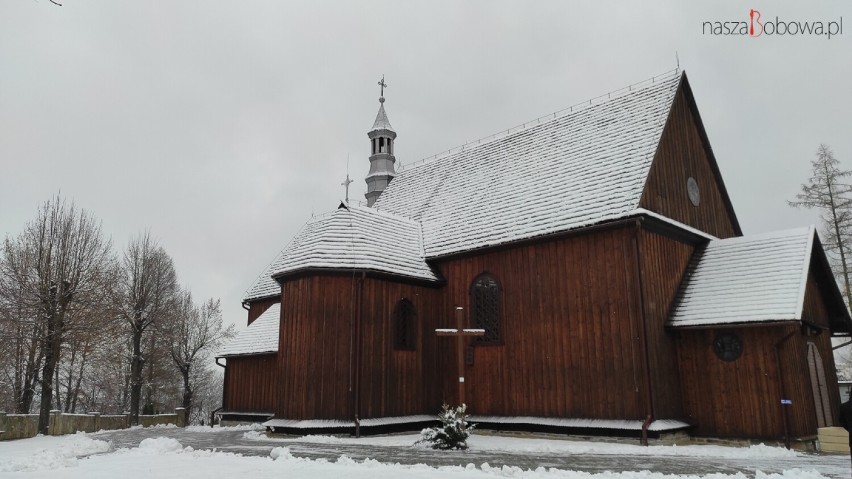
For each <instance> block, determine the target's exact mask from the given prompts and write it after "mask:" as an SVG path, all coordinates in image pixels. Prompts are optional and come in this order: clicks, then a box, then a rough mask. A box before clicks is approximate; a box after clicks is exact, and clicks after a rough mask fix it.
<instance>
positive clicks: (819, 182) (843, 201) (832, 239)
mask: <svg viewBox="0 0 852 479" xmlns="http://www.w3.org/2000/svg"><path fill="white" fill-rule="evenodd" d="M850 175H852V171H850V170H843V169H841V168H840V162H839V161H838V160H837V159H836V158H835V157H834V152H832V151H831V148H829V147H828V146H827V145H825V144H821V145H819V148H817V152H816V158H814V159H813V160H812V161H811V177H810V179H808V182H807V183H805V184H802V191H801V192H800V193H799V194H797V195H796V199H795V200H793V201H788V203H789V205H790V206H794V207H797V208H808V209H817V210H819V211H820V220H821V222H822V226H823V235H822V236H823V241H824V245H823V246H825V250H826V253H827V254H828V256H829V257H830V258H831V260H832V262H833V263H834V264H833V266H834V267H835V271H838V272H839V274H838V275H839V276H840V278H841V280H842V289H843V295H844V296H845V297H846V302H847V304H849V305H850V309H852V294H850V291H852V288H850V284H849V261H850V254H852V250H851V249H850V248H852V185H850V184H849V183H848V182H847V181H846V178H848V177H849V176H850Z"/></svg>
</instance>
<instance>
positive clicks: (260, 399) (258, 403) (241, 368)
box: [222, 354, 278, 412]
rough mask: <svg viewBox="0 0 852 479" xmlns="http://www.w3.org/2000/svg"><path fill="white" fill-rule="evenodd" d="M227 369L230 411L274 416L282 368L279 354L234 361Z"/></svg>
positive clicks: (226, 400) (226, 393) (229, 361)
mask: <svg viewBox="0 0 852 479" xmlns="http://www.w3.org/2000/svg"><path fill="white" fill-rule="evenodd" d="M226 361H227V367H226V369H225V386H224V399H223V401H222V406H223V408H224V409H225V410H226V411H238V412H274V411H275V384H276V383H277V381H278V368H277V363H276V360H275V354H263V355H258V356H242V357H232V358H228V359H227V360H226Z"/></svg>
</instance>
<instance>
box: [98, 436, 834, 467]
mask: <svg viewBox="0 0 852 479" xmlns="http://www.w3.org/2000/svg"><path fill="white" fill-rule="evenodd" d="M245 434H246V431H245V430H231V429H224V430H218V431H216V432H212V430H211V431H210V432H201V431H198V430H195V431H193V428H189V429H181V428H170V429H169V428H148V429H140V428H137V429H125V430H117V431H106V432H101V433H97V434H95V435H93V437H94V438H96V439H100V440H105V441H110V442H111V450H116V449H120V448H132V447H136V446H138V445H139V443H140V442H141V441H142V440H143V439H146V438H154V437H170V438H174V439H176V440H177V441H179V442H180V443H181V444H182V445H183V446H192V447H193V448H194V449H210V450H212V449H215V450H217V451H223V452H232V453H237V454H242V455H246V456H269V452H270V451H271V450H272V449H273V448H275V447H280V446H285V447H287V448H288V449H289V450H290V453H291V454H292V455H293V456H296V457H306V458H310V459H320V458H322V459H327V460H332V461H333V460H336V459H337V458H339V457H340V456H341V455H346V456H348V457H350V458H352V459H355V460H363V459H366V458H370V459H374V460H377V461H380V462H385V463H399V464H427V465H430V466H465V465H467V464H471V463H472V464H475V465H477V466H481V465H482V464H483V463H488V464H489V465H490V466H492V467H498V466H503V465H507V466H517V467H520V468H522V469H536V468H538V467H545V468H557V469H568V470H577V471H585V472H590V473H594V472H603V471H641V470H649V471H654V472H661V473H665V474H699V475H704V474H710V473H724V474H734V473H737V472H742V473H744V474H745V475H746V476H748V477H754V475H755V472H756V471H757V470H760V471H762V472H764V473H770V472H781V471H783V470H787V469H803V470H811V469H813V470H817V471H818V472H820V473H821V474H822V475H824V476H826V477H832V478H838V479H839V478H843V479H850V460H849V457H848V456H845V455H837V454H802V455H800V456H799V457H792V458H775V457H774V458H767V459H765V460H755V459H730V458H713V457H689V456H687V457H684V456H677V457H672V456H640V455H634V456H627V455H624V456H619V455H595V454H570V455H568V454H564V453H547V452H536V453H530V452H518V453H512V452H504V451H477V450H467V451H434V450H432V449H427V448H424V447H415V446H413V445H412V446H379V445H368V444H352V443H345V444H335V443H333V444H317V443H316V442H300V441H299V440H298V438H288V439H287V440H286V441H282V438H281V437H280V436H276V437H271V438H266V437H259V438H258V437H253V438H246V437H244V436H245Z"/></svg>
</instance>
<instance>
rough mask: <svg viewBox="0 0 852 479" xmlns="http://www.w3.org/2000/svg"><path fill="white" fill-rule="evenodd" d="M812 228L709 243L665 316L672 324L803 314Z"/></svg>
mask: <svg viewBox="0 0 852 479" xmlns="http://www.w3.org/2000/svg"><path fill="white" fill-rule="evenodd" d="M814 239H815V232H814V228H813V227H809V228H798V229H792V230H786V231H779V232H773V233H766V234H760V235H752V236H743V237H736V238H728V239H718V240H712V241H710V242H709V243H708V244H707V246H706V248H705V249H704V250H703V251H701V252H699V253H697V254H696V257H695V258H694V259H693V261H692V264H691V265H690V268H689V270H688V271H687V276H686V277H685V279H684V282H683V285H682V286H681V292H680V295H679V298H678V301H677V303H676V305H675V307H674V308H673V310H672V312H671V314H670V316H669V326H671V327H674V328H679V327H693V326H710V325H733V324H744V323H755V322H773V321H796V320H800V319H801V318H802V308H803V304H804V300H805V287H806V284H807V279H808V270H809V266H810V264H811V253H812V249H813V246H814Z"/></svg>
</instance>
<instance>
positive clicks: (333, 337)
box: [276, 275, 446, 420]
mask: <svg viewBox="0 0 852 479" xmlns="http://www.w3.org/2000/svg"><path fill="white" fill-rule="evenodd" d="M359 281H361V279H360V278H359V277H357V276H345V275H342V276H332V275H316V276H308V277H303V278H297V279H293V280H288V281H286V282H285V283H284V285H283V295H284V296H285V297H287V298H288V301H284V302H283V303H282V308H281V311H282V313H281V338H280V343H279V349H278V351H279V353H278V356H279V359H278V367H279V369H280V371H281V374H280V376H279V378H278V381H277V383H278V385H277V394H278V403H277V408H276V413H277V415H278V417H283V418H289V419H312V418H324V419H340V420H351V419H352V418H353V417H354V414H355V396H354V393H355V378H356V372H358V373H359V374H360V401H359V402H360V414H359V416H360V417H361V418H370V417H384V416H399V415H409V414H421V413H424V412H431V411H432V410H436V409H437V406H439V405H440V402H439V400H435V398H438V397H439V396H438V395H437V394H436V393H435V392H433V391H432V390H431V389H430V388H432V387H434V384H433V383H431V382H429V381H428V379H427V378H428V377H429V376H430V374H431V375H434V370H435V367H436V366H437V367H441V368H446V364H444V363H445V361H444V360H443V359H439V360H437V361H435V362H434V363H433V364H431V365H430V364H427V363H426V362H425V361H424V355H425V351H426V350H428V349H429V348H430V347H431V348H434V342H433V340H432V339H431V337H430V336H429V335H427V334H426V333H425V331H424V329H425V328H426V327H427V324H431V323H433V322H434V320H433V318H434V316H435V313H434V310H435V305H437V304H438V303H439V302H438V301H437V299H436V297H437V295H438V293H437V292H436V290H434V289H431V288H427V287H421V286H415V285H408V284H401V283H395V282H390V281H382V280H377V279H371V278H366V279H364V280H363V300H362V303H361V331H360V347H359V345H358V344H356V341H357V335H356V332H355V331H356V330H355V322H356V320H357V318H358V311H357V305H358V294H359V293H358V291H359V286H358V282H359ZM403 297H405V298H407V299H408V300H409V301H411V302H412V303H413V304H414V306H415V308H416V310H417V328H418V334H417V337H418V347H417V348H416V349H415V350H414V351H397V350H395V349H394V342H393V329H392V328H393V308H394V306H396V303H397V301H399V299H401V298H403ZM359 352H360V354H358V353H359ZM359 356H360V359H359ZM434 356H435V354H434V351H432V354H431V355H430V357H434ZM359 364H360V367H358V365H359ZM356 368H357V371H356ZM430 398H431V401H430ZM427 404H428V407H427ZM436 404H437V406H436Z"/></svg>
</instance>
